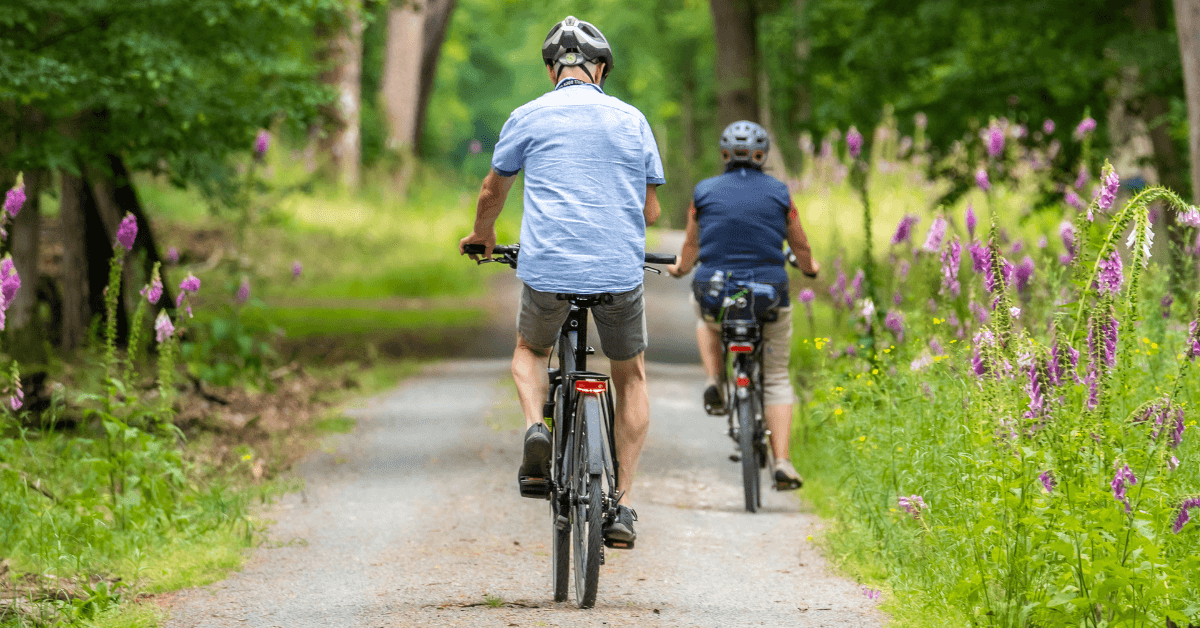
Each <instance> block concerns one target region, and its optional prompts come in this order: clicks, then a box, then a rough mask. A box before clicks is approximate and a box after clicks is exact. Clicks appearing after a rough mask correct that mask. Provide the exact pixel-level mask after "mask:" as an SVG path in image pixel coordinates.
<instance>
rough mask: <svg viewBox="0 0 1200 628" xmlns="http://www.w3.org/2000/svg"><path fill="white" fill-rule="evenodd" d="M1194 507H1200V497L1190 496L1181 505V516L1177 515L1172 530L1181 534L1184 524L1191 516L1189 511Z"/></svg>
mask: <svg viewBox="0 0 1200 628" xmlns="http://www.w3.org/2000/svg"><path fill="white" fill-rule="evenodd" d="M1192 508H1200V497H1189V498H1187V499H1185V500H1184V501H1183V504H1181V505H1180V506H1179V516H1177V517H1175V523H1174V524H1172V525H1171V531H1172V532H1174V533H1175V534H1179V533H1180V532H1181V531H1182V530H1183V526H1185V525H1187V522H1188V520H1189V519H1191V517H1189V516H1188V511H1189V510H1191V509H1192Z"/></svg>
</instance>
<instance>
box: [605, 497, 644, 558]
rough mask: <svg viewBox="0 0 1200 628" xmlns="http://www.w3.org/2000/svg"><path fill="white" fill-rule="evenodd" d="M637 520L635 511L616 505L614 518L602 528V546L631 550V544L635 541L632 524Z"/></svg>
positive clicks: (635, 534) (635, 535)
mask: <svg viewBox="0 0 1200 628" xmlns="http://www.w3.org/2000/svg"><path fill="white" fill-rule="evenodd" d="M637 520H638V517H637V511H635V510H634V509H632V508H630V507H629V506H622V505H618V506H617V515H616V517H614V518H613V520H612V522H611V523H609V524H608V525H607V526H605V528H604V544H605V545H607V546H608V547H611V548H614V549H633V542H634V541H636V540H637V532H634V531H633V522H634V521H637Z"/></svg>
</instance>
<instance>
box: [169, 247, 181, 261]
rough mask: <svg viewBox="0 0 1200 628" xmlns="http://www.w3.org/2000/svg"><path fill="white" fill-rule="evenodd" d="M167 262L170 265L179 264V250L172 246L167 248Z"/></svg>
mask: <svg viewBox="0 0 1200 628" xmlns="http://www.w3.org/2000/svg"><path fill="white" fill-rule="evenodd" d="M167 262H168V263H170V264H178V263H179V249H177V248H175V247H173V246H171V247H167Z"/></svg>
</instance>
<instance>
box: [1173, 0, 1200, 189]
mask: <svg viewBox="0 0 1200 628" xmlns="http://www.w3.org/2000/svg"><path fill="white" fill-rule="evenodd" d="M1175 29H1176V31H1177V32H1178V33H1179V55H1180V58H1181V59H1182V60H1183V85H1184V92H1185V93H1186V94H1187V111H1188V154H1189V155H1191V160H1192V173H1191V174H1192V202H1193V203H1200V0H1175Z"/></svg>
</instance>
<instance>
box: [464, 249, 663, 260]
mask: <svg viewBox="0 0 1200 628" xmlns="http://www.w3.org/2000/svg"><path fill="white" fill-rule="evenodd" d="M520 250H521V246H520V245H519V244H513V245H503V244H501V245H497V246H495V247H492V255H496V256H500V257H508V256H512V257H516V255H517V253H518V252H519V251H520ZM486 251H487V247H485V246H484V245H482V244H467V245H465V246H463V253H466V254H467V255H483V254H484V253H485V252H486ZM646 263H647V264H674V263H675V256H674V255H662V254H660V253H646Z"/></svg>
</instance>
